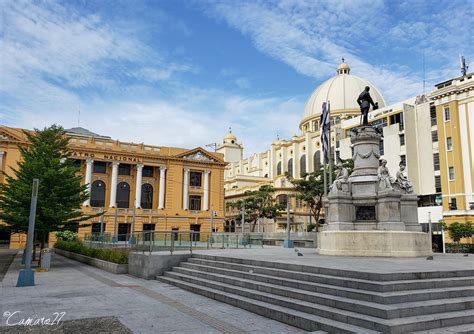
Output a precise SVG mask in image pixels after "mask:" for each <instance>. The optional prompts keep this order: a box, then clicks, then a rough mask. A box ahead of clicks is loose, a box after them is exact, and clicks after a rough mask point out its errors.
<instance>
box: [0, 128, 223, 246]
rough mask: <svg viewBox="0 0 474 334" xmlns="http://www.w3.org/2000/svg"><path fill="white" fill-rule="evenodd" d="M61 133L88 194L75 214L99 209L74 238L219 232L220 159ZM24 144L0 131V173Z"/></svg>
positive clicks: (80, 132)
mask: <svg viewBox="0 0 474 334" xmlns="http://www.w3.org/2000/svg"><path fill="white" fill-rule="evenodd" d="M67 134H68V136H69V137H70V140H69V144H70V149H71V152H72V155H71V159H73V160H74V162H75V164H76V165H77V166H78V167H79V168H80V170H81V173H82V174H83V175H84V183H85V184H88V185H89V186H88V189H89V192H90V194H91V197H90V199H89V200H87V201H86V202H84V203H83V205H82V210H83V212H84V213H85V214H90V213H98V212H101V211H103V212H105V214H104V215H103V217H102V218H99V217H97V218H94V219H91V221H89V222H85V224H91V225H90V226H88V227H81V228H79V230H78V233H79V237H80V238H84V236H85V235H86V234H90V233H99V232H100V229H101V226H102V228H103V231H104V232H105V233H107V234H110V235H113V234H114V230H116V232H117V234H118V235H122V236H123V237H122V238H126V237H125V235H127V234H130V233H131V232H137V231H163V230H168V231H169V230H182V231H189V230H193V231H201V232H210V231H211V228H213V229H214V230H215V231H218V232H222V231H223V222H224V168H225V165H226V164H225V162H224V161H223V157H222V154H219V153H213V152H208V151H206V150H204V149H202V148H195V149H192V150H187V149H183V148H176V147H160V146H151V145H145V144H134V143H128V142H121V141H118V140H113V139H111V138H110V137H105V136H100V135H97V134H94V133H92V132H89V131H87V130H85V129H83V128H73V129H70V130H68V133H67ZM27 144H28V143H27V142H26V138H25V136H24V134H23V130H22V129H18V128H9V127H4V126H2V127H0V168H1V171H2V172H4V173H6V174H8V175H11V174H12V168H16V167H17V164H18V161H19V160H20V153H19V150H18V145H27ZM2 174H3V173H2ZM0 182H4V177H3V176H0ZM134 211H135V214H134ZM115 214H117V226H115ZM134 216H135V223H134V224H133V219H134V218H133V217H134ZM211 216H212V217H211ZM101 223H102V224H101ZM132 228H133V231H132ZM6 237H7V238H8V239H9V241H8V242H9V243H10V247H11V248H21V247H24V243H25V236H24V235H18V234H17V235H11V236H9V235H8V236H6ZM0 239H1V238H0ZM3 239H5V236H4V238H3ZM119 239H120V237H119ZM52 242H54V237H53V236H52V235H50V240H49V243H50V244H51V243H52Z"/></svg>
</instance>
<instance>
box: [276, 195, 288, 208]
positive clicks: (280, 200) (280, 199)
mask: <svg viewBox="0 0 474 334" xmlns="http://www.w3.org/2000/svg"><path fill="white" fill-rule="evenodd" d="M276 200H277V202H278V204H281V205H283V206H284V207H285V208H286V204H287V203H286V202H288V195H286V194H281V195H278V196H277V197H276Z"/></svg>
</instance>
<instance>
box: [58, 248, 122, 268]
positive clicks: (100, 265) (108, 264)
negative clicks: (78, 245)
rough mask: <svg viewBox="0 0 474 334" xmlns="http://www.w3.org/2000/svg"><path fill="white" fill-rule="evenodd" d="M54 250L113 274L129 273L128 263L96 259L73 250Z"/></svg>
mask: <svg viewBox="0 0 474 334" xmlns="http://www.w3.org/2000/svg"><path fill="white" fill-rule="evenodd" d="M54 252H55V253H56V254H59V255H62V256H65V257H67V258H69V259H73V260H76V261H79V262H82V263H85V264H88V265H90V266H93V267H96V268H99V269H102V270H105V271H108V272H109V273H112V274H126V273H128V264H118V263H113V262H108V261H104V260H100V259H96V258H93V257H89V256H85V255H81V254H77V253H73V252H68V251H65V250H62V249H57V248H55V249H54Z"/></svg>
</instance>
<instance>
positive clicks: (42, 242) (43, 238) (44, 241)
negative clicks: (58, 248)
mask: <svg viewBox="0 0 474 334" xmlns="http://www.w3.org/2000/svg"><path fill="white" fill-rule="evenodd" d="M46 236H47V233H44V232H42V233H41V246H40V256H39V265H40V266H41V261H42V260H43V252H42V250H43V249H44V244H45V243H46Z"/></svg>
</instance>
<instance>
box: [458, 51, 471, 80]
mask: <svg viewBox="0 0 474 334" xmlns="http://www.w3.org/2000/svg"><path fill="white" fill-rule="evenodd" d="M459 62H460V63H461V74H462V76H463V77H465V76H466V73H467V69H468V68H469V66H467V65H466V59H464V56H462V55H459Z"/></svg>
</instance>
